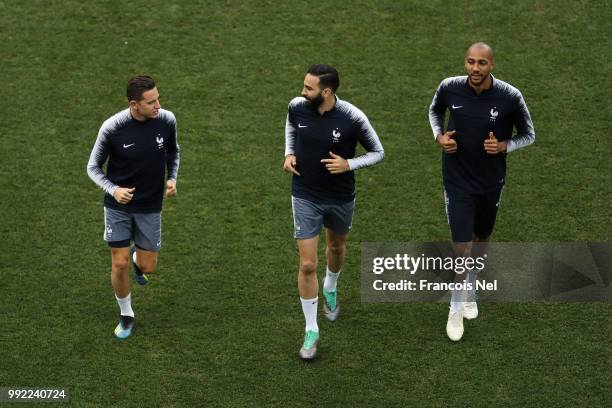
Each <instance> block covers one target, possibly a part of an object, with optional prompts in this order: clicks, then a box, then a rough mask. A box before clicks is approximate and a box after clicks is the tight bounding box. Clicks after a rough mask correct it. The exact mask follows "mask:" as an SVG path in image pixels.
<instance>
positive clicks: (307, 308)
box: [300, 297, 319, 332]
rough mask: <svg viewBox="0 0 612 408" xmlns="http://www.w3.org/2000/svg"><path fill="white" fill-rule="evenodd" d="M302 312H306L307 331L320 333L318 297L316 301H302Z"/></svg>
mask: <svg viewBox="0 0 612 408" xmlns="http://www.w3.org/2000/svg"><path fill="white" fill-rule="evenodd" d="M300 300H301V301H302V311H303V312H304V318H305V319H306V329H305V331H308V330H312V331H316V332H318V331H319V326H318V325H317V305H318V304H319V298H318V297H316V298H314V299H302V298H300Z"/></svg>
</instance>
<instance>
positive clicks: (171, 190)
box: [166, 180, 176, 197]
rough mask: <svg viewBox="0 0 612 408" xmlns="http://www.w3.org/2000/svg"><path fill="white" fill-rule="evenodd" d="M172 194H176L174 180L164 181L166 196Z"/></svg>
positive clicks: (171, 195)
mask: <svg viewBox="0 0 612 408" xmlns="http://www.w3.org/2000/svg"><path fill="white" fill-rule="evenodd" d="M174 196H176V181H174V180H168V181H166V197H174Z"/></svg>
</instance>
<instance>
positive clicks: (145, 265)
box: [138, 260, 157, 273]
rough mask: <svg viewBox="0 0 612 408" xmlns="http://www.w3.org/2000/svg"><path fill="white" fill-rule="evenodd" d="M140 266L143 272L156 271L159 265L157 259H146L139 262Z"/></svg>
mask: <svg viewBox="0 0 612 408" xmlns="http://www.w3.org/2000/svg"><path fill="white" fill-rule="evenodd" d="M138 267H139V268H140V270H141V271H142V272H143V273H153V272H155V268H156V267H157V262H156V261H149V260H147V261H144V262H142V263H141V262H139V263H138Z"/></svg>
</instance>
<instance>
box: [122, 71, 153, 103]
mask: <svg viewBox="0 0 612 408" xmlns="http://www.w3.org/2000/svg"><path fill="white" fill-rule="evenodd" d="M155 86H156V84H155V80H154V79H153V78H151V77H150V76H148V75H138V76H135V77H134V78H132V79H130V80H129V81H128V83H127V91H126V95H127V99H128V102H129V101H140V100H141V99H142V94H143V93H145V92H146V91H150V90H151V89H153V88H155Z"/></svg>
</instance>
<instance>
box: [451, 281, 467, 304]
mask: <svg viewBox="0 0 612 408" xmlns="http://www.w3.org/2000/svg"><path fill="white" fill-rule="evenodd" d="M457 281H458V280H457V279H455V282H457ZM461 282H462V283H463V281H461ZM466 294H467V291H465V290H463V289H461V290H459V289H454V290H453V291H452V293H451V302H450V309H451V311H453V312H461V311H463V303H464V302H465V295H466Z"/></svg>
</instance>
